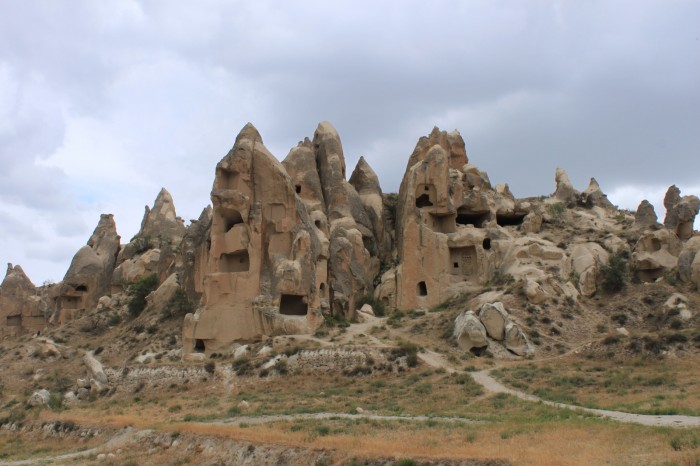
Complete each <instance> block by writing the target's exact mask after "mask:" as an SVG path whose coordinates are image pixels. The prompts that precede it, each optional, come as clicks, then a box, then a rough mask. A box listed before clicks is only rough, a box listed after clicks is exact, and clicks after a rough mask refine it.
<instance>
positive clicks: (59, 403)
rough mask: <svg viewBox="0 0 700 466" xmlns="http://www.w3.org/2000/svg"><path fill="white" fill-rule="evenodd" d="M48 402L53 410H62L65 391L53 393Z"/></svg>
mask: <svg viewBox="0 0 700 466" xmlns="http://www.w3.org/2000/svg"><path fill="white" fill-rule="evenodd" d="M46 404H47V405H48V406H49V408H51V409H52V410H53V411H60V410H61V409H63V393H60V392H59V393H52V394H51V395H50V396H49V401H47V402H46Z"/></svg>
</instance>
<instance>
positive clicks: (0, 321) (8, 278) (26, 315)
mask: <svg viewBox="0 0 700 466" xmlns="http://www.w3.org/2000/svg"><path fill="white" fill-rule="evenodd" d="M47 312H48V307H47V305H46V302H45V301H44V300H43V299H42V298H41V297H40V296H38V295H37V290H36V288H35V287H34V284H33V283H32V282H31V280H29V277H27V275H26V274H25V273H24V270H22V267H20V266H19V265H15V266H13V265H12V264H7V273H6V274H5V279H4V280H3V281H2V284H1V285H0V339H2V338H4V337H6V336H18V335H21V334H23V333H27V332H31V333H36V332H40V331H42V330H44V328H45V327H46V320H47V317H48V316H47Z"/></svg>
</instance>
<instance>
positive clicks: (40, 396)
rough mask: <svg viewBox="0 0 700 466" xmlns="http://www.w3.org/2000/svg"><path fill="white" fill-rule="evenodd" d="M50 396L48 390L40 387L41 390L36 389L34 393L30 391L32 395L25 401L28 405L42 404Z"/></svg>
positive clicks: (46, 401)
mask: <svg viewBox="0 0 700 466" xmlns="http://www.w3.org/2000/svg"><path fill="white" fill-rule="evenodd" d="M50 397H51V393H49V391H48V390H46V389H44V388H42V389H41V390H37V391H35V392H34V393H32V396H30V397H29V400H28V401H27V403H28V404H29V406H43V405H45V404H47V403H48V402H49V398H50Z"/></svg>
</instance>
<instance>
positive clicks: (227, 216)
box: [221, 209, 243, 233]
mask: <svg viewBox="0 0 700 466" xmlns="http://www.w3.org/2000/svg"><path fill="white" fill-rule="evenodd" d="M221 223H222V225H223V228H222V230H223V233H228V232H229V231H231V229H232V228H233V227H235V226H236V225H239V224H241V223H243V216H242V215H241V213H240V212H239V211H237V210H234V209H226V210H222V211H221Z"/></svg>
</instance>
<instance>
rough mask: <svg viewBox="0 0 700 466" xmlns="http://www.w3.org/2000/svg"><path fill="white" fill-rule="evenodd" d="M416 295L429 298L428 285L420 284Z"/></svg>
mask: <svg viewBox="0 0 700 466" xmlns="http://www.w3.org/2000/svg"><path fill="white" fill-rule="evenodd" d="M416 294H417V295H418V296H428V285H426V284H425V282H418V286H417V287H416Z"/></svg>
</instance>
